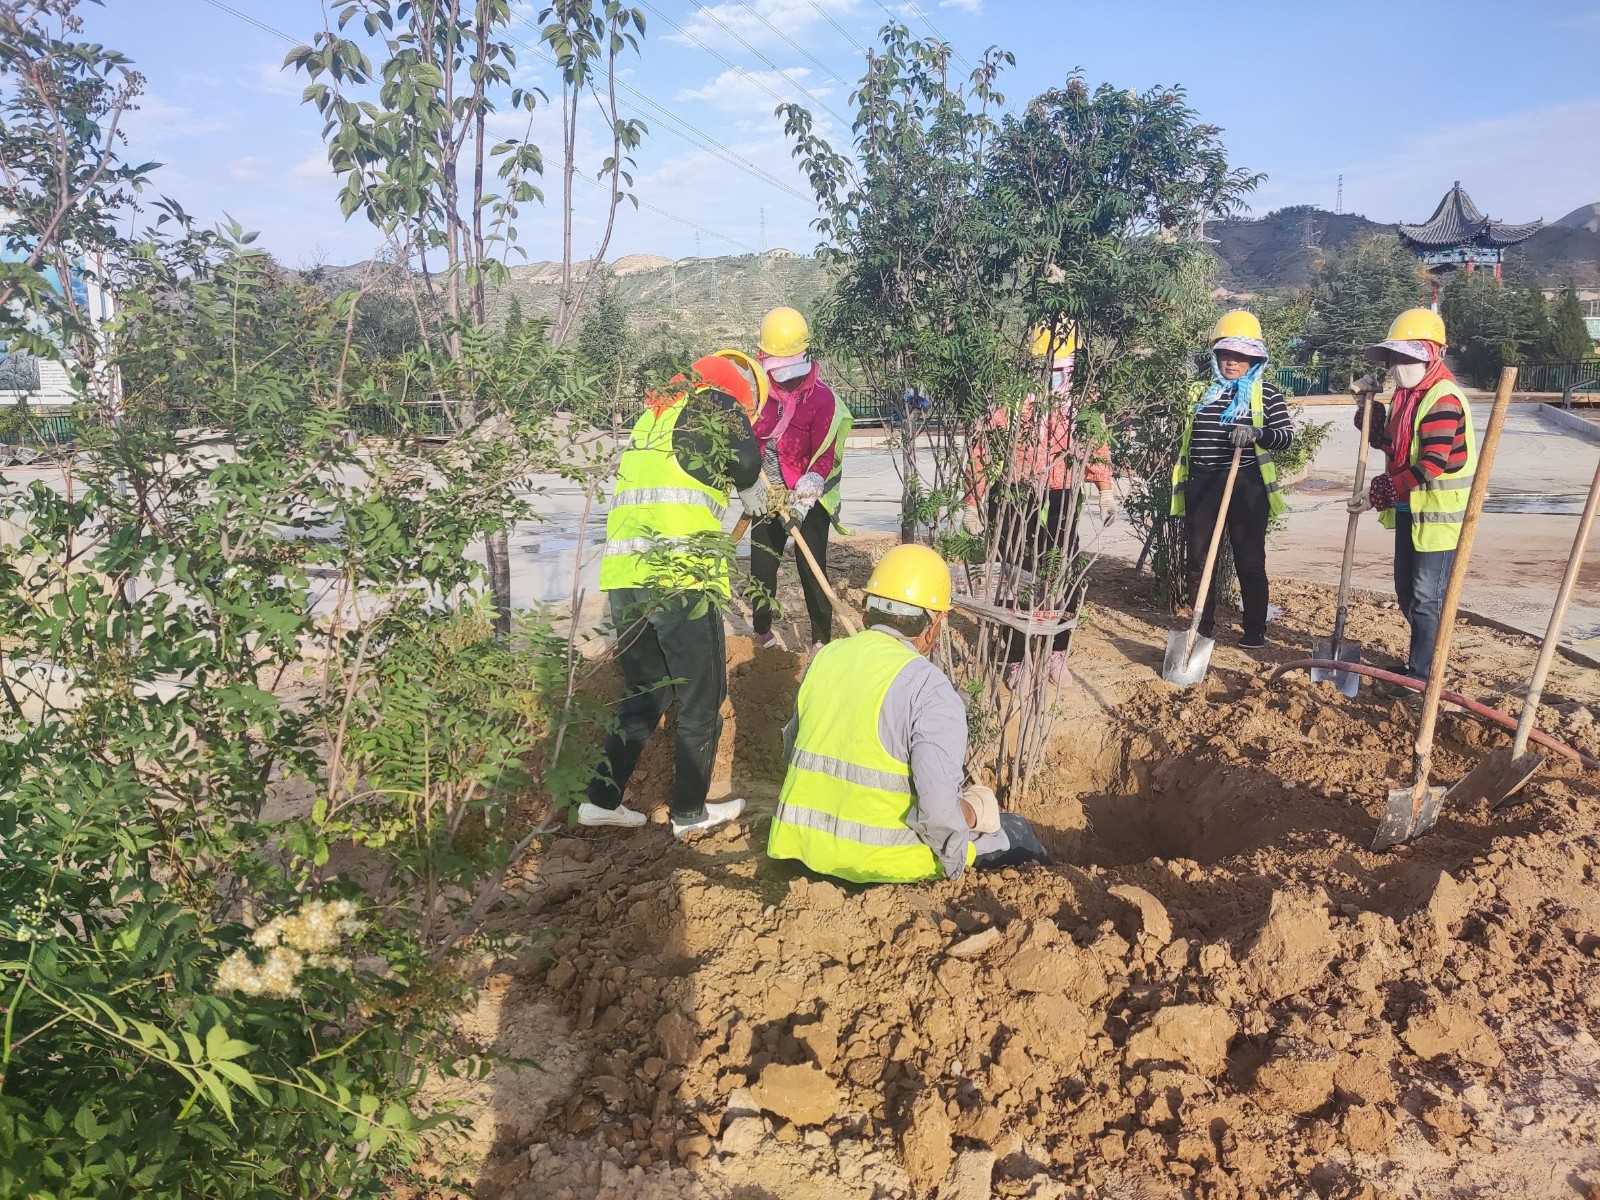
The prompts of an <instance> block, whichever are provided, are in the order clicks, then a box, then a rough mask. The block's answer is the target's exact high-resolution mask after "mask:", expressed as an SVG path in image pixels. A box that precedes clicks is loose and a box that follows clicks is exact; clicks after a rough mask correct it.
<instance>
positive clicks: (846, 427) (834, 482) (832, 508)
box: [806, 394, 856, 536]
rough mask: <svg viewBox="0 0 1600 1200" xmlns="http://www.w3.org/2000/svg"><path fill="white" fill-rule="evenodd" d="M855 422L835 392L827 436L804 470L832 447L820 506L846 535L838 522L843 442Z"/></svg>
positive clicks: (842, 474)
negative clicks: (831, 455)
mask: <svg viewBox="0 0 1600 1200" xmlns="http://www.w3.org/2000/svg"><path fill="white" fill-rule="evenodd" d="M855 422H856V419H855V415H854V414H853V413H852V412H851V411H850V406H849V405H847V404H846V403H845V402H844V401H843V400H841V399H839V397H838V395H837V394H835V395H834V397H833V420H832V421H831V422H829V424H828V436H827V437H825V438H823V439H822V445H820V446H818V447H817V452H816V453H815V454H813V455H812V456H811V461H810V462H808V463H807V464H806V470H808V471H809V470H811V468H812V467H814V466H816V465H817V460H818V459H819V458H821V457H822V456H823V455H824V454H826V453H827V452H828V447H829V446H832V447H833V471H832V472H831V473H830V474H829V475H828V484H827V488H826V489H825V490H824V491H823V493H822V507H823V509H824V510H826V512H827V514H828V520H830V521H832V522H833V527H834V528H835V529H837V530H838V531H839V532H840V533H842V534H844V535H846V536H849V534H850V531H849V530H848V529H846V528H845V527H844V526H843V525H841V524H840V523H839V506H840V505H841V504H842V503H843V493H842V489H843V487H844V443H845V439H846V438H848V437H849V436H850V430H851V428H852V427H853V426H854V425H855Z"/></svg>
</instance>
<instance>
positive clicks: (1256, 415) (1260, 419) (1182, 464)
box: [1171, 379, 1288, 517]
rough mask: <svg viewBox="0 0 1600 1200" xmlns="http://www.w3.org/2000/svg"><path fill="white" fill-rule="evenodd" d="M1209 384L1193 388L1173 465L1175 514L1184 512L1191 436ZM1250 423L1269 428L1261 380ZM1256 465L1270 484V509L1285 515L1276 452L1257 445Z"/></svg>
mask: <svg viewBox="0 0 1600 1200" xmlns="http://www.w3.org/2000/svg"><path fill="white" fill-rule="evenodd" d="M1207 386H1208V385H1206V384H1204V383H1196V384H1194V385H1193V386H1192V387H1190V389H1189V421H1188V423H1187V424H1186V425H1184V427H1183V443H1182V444H1181V445H1180V446H1179V447H1178V462H1177V465H1176V466H1174V467H1173V468H1172V509H1171V512H1172V515H1173V516H1175V517H1181V516H1183V515H1184V506H1183V490H1182V486H1181V485H1182V484H1184V483H1185V482H1187V481H1188V478H1189V439H1190V438H1191V437H1193V436H1194V419H1195V417H1197V416H1198V415H1199V414H1200V402H1201V400H1203V399H1204V398H1205V394H1206V391H1207ZM1250 424H1252V425H1254V426H1255V427H1256V428H1257V429H1264V428H1266V424H1267V409H1266V405H1264V404H1263V403H1262V401H1261V380H1259V379H1257V380H1256V382H1255V386H1254V387H1252V388H1251V389H1250ZM1256 465H1257V466H1258V467H1260V468H1261V482H1262V483H1264V484H1266V485H1267V508H1268V510H1269V511H1270V512H1271V514H1272V515H1273V516H1275V517H1277V516H1282V515H1283V513H1284V511H1285V510H1286V509H1287V508H1288V505H1286V504H1284V502H1283V497H1282V496H1280V495H1279V494H1278V465H1277V464H1276V463H1274V462H1273V461H1272V455H1270V454H1268V453H1267V452H1266V451H1265V450H1263V449H1261V447H1259V446H1257V447H1256Z"/></svg>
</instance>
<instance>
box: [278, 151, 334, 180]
mask: <svg viewBox="0 0 1600 1200" xmlns="http://www.w3.org/2000/svg"><path fill="white" fill-rule="evenodd" d="M285 175H286V176H287V177H288V178H289V179H292V180H294V181H295V182H296V183H317V182H321V181H322V180H326V179H332V178H333V168H332V167H331V166H329V165H328V152H327V151H326V150H318V151H317V152H316V153H315V154H311V155H308V156H306V157H305V158H302V159H301V160H300V161H299V162H297V163H295V164H294V166H292V167H290V168H289V169H288V171H286V172H285Z"/></svg>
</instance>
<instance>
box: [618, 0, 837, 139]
mask: <svg viewBox="0 0 1600 1200" xmlns="http://www.w3.org/2000/svg"><path fill="white" fill-rule="evenodd" d="M639 3H640V4H641V5H642V6H643V7H645V8H647V9H649V10H650V11H651V12H653V13H655V15H656V16H657V17H659V18H660V19H661V20H663V21H665V22H666V23H667V24H668V25H670V26H672V28H674V29H676V30H677V31H678V32H679V33H680V34H681V35H682V36H683V37H685V38H687V39H688V40H689V41H691V42H693V43H694V44H695V45H696V46H699V47H700V49H702V50H704V51H705V52H706V53H707V54H709V55H711V57H712V58H714V59H716V60H717V61H718V62H720V63H723V64H725V65H726V66H727V68H728V69H729V70H730V71H732V72H733V73H734V74H736V75H742V76H744V78H746V79H748V80H749V81H750V82H751V83H753V84H755V85H756V86H757V87H758V88H760V89H761V90H762V91H763V92H765V93H766V94H767V95H769V96H771V97H772V98H773V99H774V100H776V101H777V102H778V103H779V104H787V103H789V97H787V96H780V95H779V94H778V93H777V92H775V91H773V90H772V89H771V88H769V87H768V86H767V85H766V84H765V83H763V82H762V81H761V80H760V79H758V78H756V76H754V75H752V74H750V72H749V71H746V70H745V69H744V68H743V67H741V66H740V65H739V64H738V63H736V62H734V61H733V59H731V58H729V57H728V56H727V55H725V54H723V53H722V52H721V51H720V50H713V49H712V48H711V47H710V46H708V45H706V44H705V43H704V42H702V41H701V40H700V39H699V38H697V37H695V36H694V34H692V33H689V32H688V31H687V30H685V29H684V27H683V26H682V25H679V24H678V23H677V22H676V21H674V20H673V19H672V18H671V17H669V16H667V14H666V13H664V12H662V11H661V10H660V9H659V8H657V7H656V6H655V5H654V4H651V3H650V0H639ZM724 28H726V27H724ZM746 45H748V43H746ZM778 73H779V74H780V75H782V74H783V72H782V71H779V72H778ZM783 78H784V79H785V80H786V81H788V82H789V83H794V80H792V79H789V77H788V76H787V75H784V76H783ZM794 86H795V87H796V88H797V89H799V90H800V91H802V92H805V94H806V95H807V96H811V93H810V92H807V91H806V89H805V88H803V87H800V85H799V84H798V83H795V84H794ZM811 99H812V100H815V101H816V103H817V104H818V105H819V106H820V107H822V108H825V109H828V111H829V112H830V113H833V116H834V119H835V120H839V121H843V120H844V118H843V117H841V116H839V114H838V113H834V112H833V110H832V109H829V108H828V106H827V105H826V104H823V103H822V101H821V100H817V98H816V97H815V96H811ZM846 123H847V124H848V122H846Z"/></svg>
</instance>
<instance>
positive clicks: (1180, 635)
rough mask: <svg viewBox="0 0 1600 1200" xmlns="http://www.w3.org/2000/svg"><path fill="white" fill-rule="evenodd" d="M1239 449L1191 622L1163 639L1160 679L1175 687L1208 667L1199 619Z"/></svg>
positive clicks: (1211, 644)
mask: <svg viewBox="0 0 1600 1200" xmlns="http://www.w3.org/2000/svg"><path fill="white" fill-rule="evenodd" d="M1243 454H1244V447H1243V446H1235V447H1234V450H1233V462H1232V464H1230V465H1229V467H1228V481H1227V483H1225V484H1224V485H1223V488H1222V503H1221V505H1219V506H1218V508H1217V527H1216V528H1215V529H1213V530H1212V531H1211V547H1210V549H1208V550H1207V551H1206V565H1205V570H1204V571H1202V572H1201V573H1200V588H1199V590H1198V591H1197V592H1196V593H1195V597H1194V619H1193V620H1192V621H1190V622H1189V628H1188V629H1186V630H1180V631H1178V632H1176V633H1170V634H1168V635H1167V656H1166V657H1165V658H1164V659H1162V660H1161V678H1163V679H1165V680H1166V681H1167V682H1168V683H1175V684H1177V685H1178V686H1179V687H1189V686H1191V685H1193V684H1196V683H1199V682H1200V681H1201V680H1202V679H1204V678H1205V677H1206V668H1207V667H1209V666H1210V665H1211V651H1212V650H1214V649H1215V648H1216V645H1217V643H1216V640H1215V639H1214V638H1208V637H1201V636H1200V616H1201V614H1202V613H1204V612H1205V607H1206V605H1205V600H1206V594H1207V593H1208V592H1209V591H1210V590H1211V573H1212V572H1213V571H1215V570H1216V569H1217V551H1218V550H1220V549H1221V548H1222V530H1223V527H1224V526H1225V525H1227V523H1228V505H1229V503H1230V502H1231V501H1232V500H1233V481H1234V480H1235V479H1237V478H1238V477H1239V459H1240V457H1241V456H1242V455H1243Z"/></svg>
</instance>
